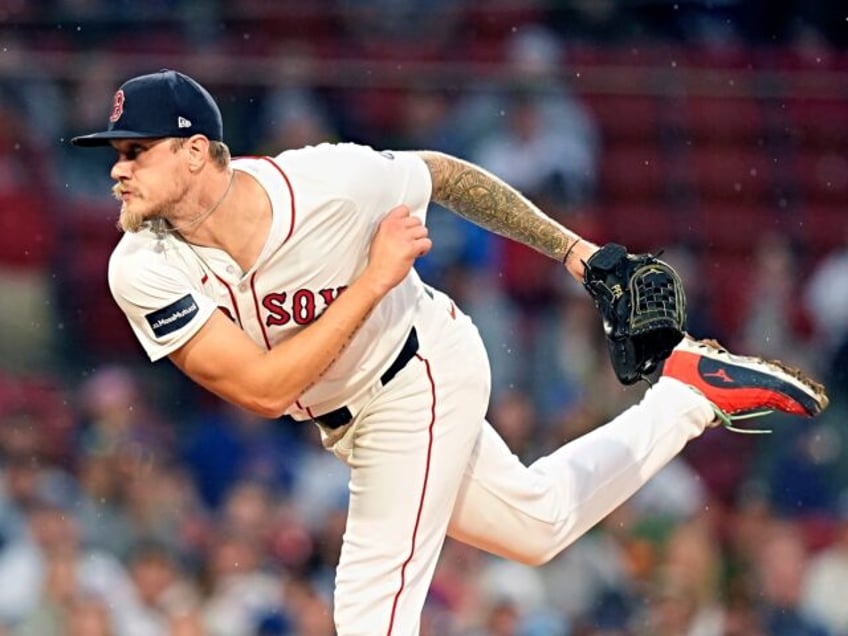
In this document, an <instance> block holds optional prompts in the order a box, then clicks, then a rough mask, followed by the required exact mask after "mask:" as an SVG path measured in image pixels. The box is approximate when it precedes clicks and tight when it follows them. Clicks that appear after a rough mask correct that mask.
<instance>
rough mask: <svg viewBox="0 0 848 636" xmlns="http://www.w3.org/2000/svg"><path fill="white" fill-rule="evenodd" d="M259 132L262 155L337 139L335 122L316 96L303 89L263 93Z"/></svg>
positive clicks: (281, 89) (285, 89) (275, 153)
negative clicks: (261, 130)
mask: <svg viewBox="0 0 848 636" xmlns="http://www.w3.org/2000/svg"><path fill="white" fill-rule="evenodd" d="M261 121H262V123H263V124H264V131H263V132H262V134H261V135H259V139H260V140H261V141H260V146H259V151H260V153H261V154H267V155H270V156H276V155H277V154H279V153H281V152H282V151H284V150H289V149H291V148H300V147H303V146H317V145H318V144H320V143H333V142H337V141H339V139H338V133H337V132H336V130H335V125H334V123H333V121H332V119H331V118H330V115H329V113H328V112H327V109H326V108H325V107H324V104H323V103H322V102H321V100H320V99H319V97H318V95H317V94H315V93H313V92H312V91H309V90H307V89H303V88H288V87H287V88H278V89H276V90H274V91H272V92H271V93H270V94H268V95H267V96H265V98H264V101H263V108H262V115H261Z"/></svg>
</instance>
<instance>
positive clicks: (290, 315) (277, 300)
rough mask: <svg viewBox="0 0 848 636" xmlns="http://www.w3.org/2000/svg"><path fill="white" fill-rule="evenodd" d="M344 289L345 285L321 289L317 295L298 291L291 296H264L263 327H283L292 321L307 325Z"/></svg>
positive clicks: (273, 294)
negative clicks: (265, 312)
mask: <svg viewBox="0 0 848 636" xmlns="http://www.w3.org/2000/svg"><path fill="white" fill-rule="evenodd" d="M345 289H347V285H342V286H341V287H335V288H329V289H321V290H319V291H318V292H317V293H316V292H314V291H312V290H311V289H298V290H297V291H296V292H294V293H292V294H291V295H289V293H288V292H272V293H270V294H265V296H263V297H262V303H261V304H262V308H263V309H265V311H267V312H268V313H267V315H266V316H265V318H264V323H265V326H266V327H283V326H285V325H287V324H288V323H289V322H292V321H293V322H294V323H295V324H296V325H301V326H302V325H308V324H309V323H311V322H313V321H314V320H315V319H317V318H318V317H319V316H320V315H321V313H323V311H324V310H325V309H326V308H327V307H329V306H330V304H331V303H332V302H333V301H334V300H335V299H336V298H338V297H339V294H341V293H342V292H343V291H344V290H345ZM322 301H323V302H322Z"/></svg>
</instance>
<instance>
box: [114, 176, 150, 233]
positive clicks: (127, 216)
mask: <svg viewBox="0 0 848 636" xmlns="http://www.w3.org/2000/svg"><path fill="white" fill-rule="evenodd" d="M121 192H122V189H121V184H120V183H116V184H115V185H113V186H112V196H113V197H115V198H116V199H117V200H118V201H121V214H120V216H119V217H118V227H119V228H120V229H121V230H123V231H124V232H138V231H139V230H140V229H141V228H143V227H144V226H145V218H144V215H142V214H139V213H137V212H133V211H131V210H130V209H129V208H128V207H127V204H126V203H125V202H124V201H123V199H122V198H121Z"/></svg>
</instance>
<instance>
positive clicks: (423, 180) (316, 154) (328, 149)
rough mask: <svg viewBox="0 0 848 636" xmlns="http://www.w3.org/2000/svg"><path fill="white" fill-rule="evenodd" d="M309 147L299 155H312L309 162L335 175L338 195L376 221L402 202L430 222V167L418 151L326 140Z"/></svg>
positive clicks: (415, 214) (333, 180) (413, 212)
mask: <svg viewBox="0 0 848 636" xmlns="http://www.w3.org/2000/svg"><path fill="white" fill-rule="evenodd" d="M306 150H307V152H306V153H304V152H303V151H302V150H301V151H299V152H300V155H299V156H300V157H308V159H306V161H307V162H308V164H309V165H310V166H311V167H313V168H317V170H318V171H319V172H320V173H321V174H324V175H331V177H332V178H331V179H329V180H328V182H329V183H331V184H332V186H331V187H332V188H333V189H334V190H335V192H334V194H335V196H337V197H340V198H344V199H348V200H350V201H352V202H353V203H354V204H355V207H356V208H357V209H358V210H359V212H361V213H365V214H369V215H370V216H371V218H372V219H373V221H374V222H375V223H376V222H378V221H379V220H380V219H382V218H383V217H384V216H385V215H386V213H387V212H388V211H389V210H391V209H392V208H394V207H396V206H398V205H401V204H403V205H406V206H408V207H409V209H410V211H411V212H412V214H413V215H414V216H417V217H418V218H420V219H421V220H422V222H426V220H427V218H426V217H427V206H428V204H429V203H430V196H431V194H432V182H431V180H430V170H429V168H428V167H427V164H426V163H425V162H424V160H423V159H421V157H419V156H418V155H417V154H415V153H414V152H408V151H393V150H382V151H378V150H375V149H373V148H371V147H370V146H364V145H359V144H353V143H342V144H329V143H325V144H320V145H319V146H315V147H314V148H309V149H306ZM286 154H287V153H285V152H284V153H283V154H281V155H280V158H283V157H285V156H286ZM319 166H320V167H319Z"/></svg>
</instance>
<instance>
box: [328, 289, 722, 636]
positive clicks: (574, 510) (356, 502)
mask: <svg viewBox="0 0 848 636" xmlns="http://www.w3.org/2000/svg"><path fill="white" fill-rule="evenodd" d="M451 307H452V303H451V301H450V300H449V299H448V298H447V297H446V296H444V295H443V294H437V295H436V297H435V299H430V298H429V297H425V298H424V299H422V301H421V302H420V303H419V314H420V315H419V317H418V318H417V319H416V323H415V324H416V328H417V330H418V336H419V342H420V348H419V351H418V354H417V355H416V356H415V357H414V358H413V359H412V360H411V361H410V362H409V363H408V364H407V366H406V367H405V368H404V369H403V370H402V371H401V372H400V373H398V375H397V376H396V377H395V378H394V379H393V380H392V381H391V382H390V383H389V384H388V385H387V386H386V387H384V388H383V390H382V391H380V392H379V393H378V394H377V395H375V397H374V398H373V399H372V401H371V402H370V403H369V404H368V405H367V406H366V407H365V408H364V409H363V411H362V412H361V413H359V414H358V415H357V416H356V418H355V421H354V423H353V425H352V426H351V428H350V429H349V430H348V431H347V433H346V434H345V436H344V437H343V438H342V440H340V441H339V442H338V444H337V445H336V448H335V449H334V450H335V451H336V452H337V454H338V455H340V456H341V457H342V458H343V459H344V460H345V461H346V462H347V463H348V465H349V466H350V468H351V478H350V504H349V512H348V520H347V528H346V530H345V534H344V540H343V546H342V553H341V558H340V561H339V565H338V569H337V574H336V589H335V622H336V629H337V632H338V634H339V635H340V636H354V635H357V636H375V635H386V636H414V635H416V634H418V625H419V620H420V614H421V610H422V607H423V605H424V601H425V599H426V595H427V591H428V588H429V585H430V581H431V579H432V576H433V572H434V569H435V567H436V563H437V561H438V557H439V553H440V550H441V548H442V545H443V543H444V539H445V536H446V535H450V536H451V537H453V538H456V539H458V540H460V541H463V542H466V543H468V544H471V545H474V546H476V547H479V548H481V549H483V550H487V551H489V552H491V553H494V554H497V555H500V556H503V557H507V558H511V559H515V560H518V561H521V562H523V563H528V564H542V563H545V562H546V561H547V560H549V559H550V558H552V557H553V556H555V555H556V554H557V553H559V552H560V551H561V550H563V549H564V548H565V547H566V546H568V545H569V544H570V543H572V542H573V541H575V540H576V539H577V538H579V537H580V536H581V535H582V534H583V533H585V532H586V531H587V530H589V529H590V528H591V527H592V526H594V525H595V524H596V523H597V522H598V521H600V520H601V519H602V518H604V517H605V516H606V515H607V514H609V513H610V512H611V511H612V510H614V509H615V508H616V507H618V506H619V505H620V504H621V503H623V502H624V501H625V500H626V499H628V498H629V497H630V496H631V495H632V494H633V493H634V492H636V490H638V489H639V487H640V486H642V485H643V484H644V483H645V482H646V481H647V480H648V479H650V478H651V477H652V476H653V475H654V474H656V473H657V472H658V471H659V470H660V469H661V468H662V467H663V466H664V465H665V464H666V463H667V462H668V461H669V460H671V459H672V458H673V457H674V456H675V455H676V454H677V453H679V452H680V451H681V450H682V449H683V447H684V445H685V444H686V442H687V441H688V440H690V439H692V438H694V437H696V436H698V435H700V434H701V433H702V432H703V430H704V428H705V427H706V426H707V424H708V423H709V422H710V421H711V420H712V419H713V411H712V408H711V406H710V405H709V403H708V402H707V401H706V399H704V398H703V397H702V396H700V395H698V394H696V393H695V392H694V391H692V390H691V389H689V388H688V387H687V386H685V385H684V384H682V383H680V382H678V381H676V380H673V379H670V378H663V379H661V380H660V381H659V382H658V383H657V384H656V386H654V387H653V388H651V389H649V390H648V391H647V392H646V394H645V396H644V398H643V400H642V401H641V402H640V403H639V404H637V405H635V406H633V407H631V408H630V409H628V410H627V411H625V412H624V413H622V414H621V415H619V416H618V417H616V418H615V419H614V420H612V421H611V422H609V423H608V424H606V425H604V426H602V427H600V428H598V429H596V430H594V431H592V432H590V433H588V434H586V435H585V436H583V437H581V438H580V439H577V440H574V441H572V442H570V443H568V444H566V445H564V446H562V447H561V448H559V449H558V450H557V451H555V452H554V453H552V454H550V455H548V456H546V457H543V458H541V459H539V460H538V461H536V462H534V463H533V464H532V465H531V466H529V467H528V466H524V465H523V464H522V463H521V462H520V461H519V460H518V458H517V457H516V456H515V455H513V454H512V452H511V451H510V450H509V448H507V446H506V444H505V443H504V442H503V440H502V439H501V438H500V436H499V435H498V434H497V433H496V432H495V430H494V429H493V428H492V427H491V425H489V424H488V422H486V421H485V412H486V409H487V405H488V399H489V391H490V383H489V382H490V381H489V377H490V372H489V363H488V359H487V356H486V353H485V350H484V347H483V344H482V342H481V341H480V338H479V335H478V334H477V330H476V328H475V327H474V326H473V325H472V324H471V321H470V320H469V319H468V318H467V317H466V316H464V315H463V314H461V313H460V312H459V311H458V310H457V311H456V312H455V313H452V312H451ZM454 315H455V317H453V316H454Z"/></svg>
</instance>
